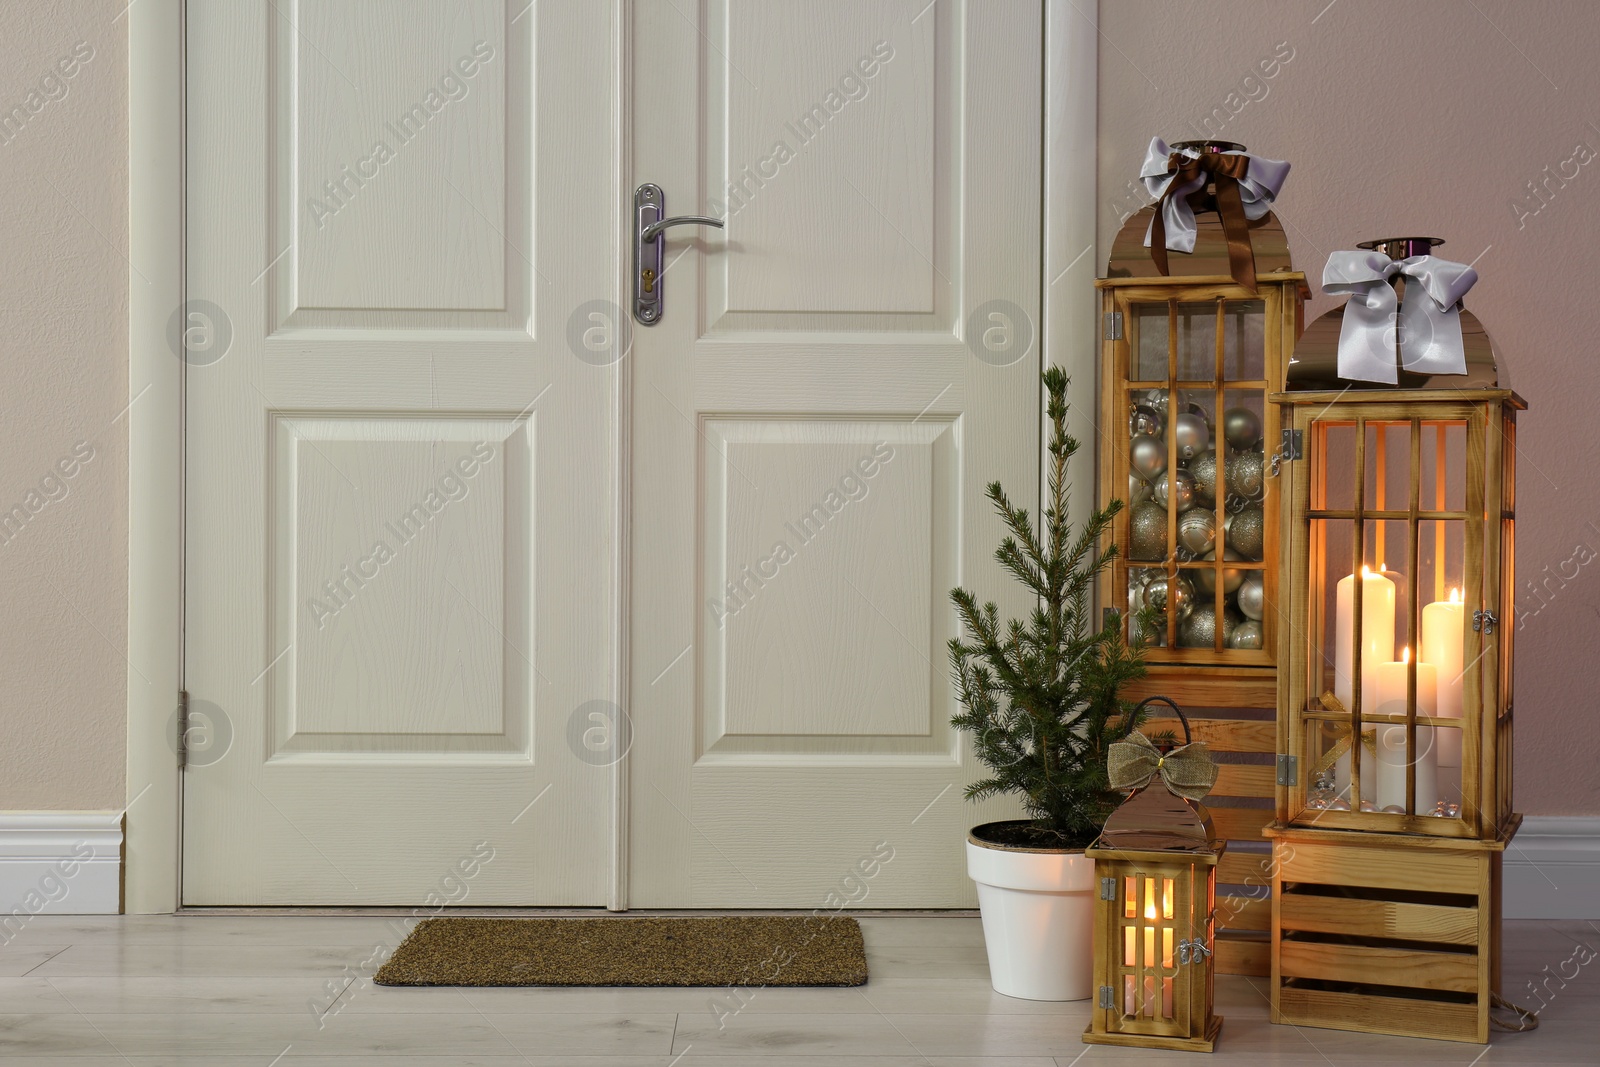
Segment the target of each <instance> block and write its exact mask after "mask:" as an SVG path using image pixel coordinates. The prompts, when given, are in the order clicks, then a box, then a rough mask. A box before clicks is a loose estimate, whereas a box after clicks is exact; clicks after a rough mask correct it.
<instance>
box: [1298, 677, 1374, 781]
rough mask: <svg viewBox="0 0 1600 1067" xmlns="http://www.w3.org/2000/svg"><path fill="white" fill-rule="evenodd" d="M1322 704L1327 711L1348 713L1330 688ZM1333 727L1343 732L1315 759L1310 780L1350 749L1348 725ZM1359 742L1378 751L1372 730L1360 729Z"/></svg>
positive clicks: (1370, 749)
mask: <svg viewBox="0 0 1600 1067" xmlns="http://www.w3.org/2000/svg"><path fill="white" fill-rule="evenodd" d="M1322 706H1323V707H1324V708H1325V709H1327V710H1328V711H1334V712H1338V713H1339V714H1340V715H1345V714H1348V712H1347V710H1346V708H1345V706H1344V701H1342V700H1340V699H1339V698H1338V697H1336V696H1334V695H1333V692H1332V691H1331V690H1330V691H1329V692H1326V693H1323V694H1322ZM1334 729H1335V730H1336V731H1337V730H1343V731H1344V733H1343V735H1342V736H1341V737H1340V738H1339V740H1337V741H1335V742H1334V743H1333V747H1332V748H1330V749H1328V751H1326V752H1324V753H1323V754H1322V758H1321V759H1319V760H1317V763H1316V766H1314V767H1312V768H1311V780H1312V781H1316V778H1317V776H1318V775H1320V774H1325V773H1327V772H1328V771H1329V770H1331V769H1332V767H1333V765H1334V764H1335V763H1338V762H1339V757H1341V756H1343V755H1344V754H1345V753H1346V752H1349V751H1350V735H1351V728H1350V725H1349V724H1348V723H1335V724H1334ZM1361 744H1362V745H1363V747H1365V748H1366V749H1367V751H1368V752H1373V753H1376V752H1377V751H1378V738H1377V735H1376V734H1375V733H1374V732H1373V731H1370V730H1363V731H1361Z"/></svg>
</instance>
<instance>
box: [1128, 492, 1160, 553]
mask: <svg viewBox="0 0 1600 1067" xmlns="http://www.w3.org/2000/svg"><path fill="white" fill-rule="evenodd" d="M1128 558H1129V559H1138V560H1157V559H1166V558H1167V509H1166V508H1164V507H1162V506H1161V505H1160V504H1157V503H1156V502H1155V501H1153V500H1146V501H1143V502H1142V503H1139V504H1135V505H1134V506H1133V509H1132V511H1130V512H1129V514H1128Z"/></svg>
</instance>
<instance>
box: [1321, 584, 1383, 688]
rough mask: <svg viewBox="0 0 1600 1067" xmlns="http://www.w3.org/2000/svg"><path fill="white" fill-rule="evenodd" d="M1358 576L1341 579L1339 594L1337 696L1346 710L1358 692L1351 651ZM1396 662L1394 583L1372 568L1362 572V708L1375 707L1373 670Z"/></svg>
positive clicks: (1335, 666)
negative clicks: (1381, 665) (1373, 705)
mask: <svg viewBox="0 0 1600 1067" xmlns="http://www.w3.org/2000/svg"><path fill="white" fill-rule="evenodd" d="M1355 598H1356V576H1355V575H1353V574H1351V575H1347V576H1345V577H1343V578H1340V579H1339V585H1338V588H1337V589H1336V591H1335V597H1334V600H1335V608H1334V627H1333V628H1334V644H1333V648H1334V652H1333V695H1334V696H1336V697H1338V698H1339V701H1340V703H1342V704H1343V705H1344V706H1345V710H1347V711H1348V710H1349V709H1350V702H1351V699H1352V694H1353V693H1354V692H1355V686H1354V679H1355V666H1354V664H1353V663H1352V657H1351V650H1352V649H1353V648H1354V647H1355V612H1356V608H1355V602H1356V601H1355ZM1393 662H1394V583H1393V582H1391V581H1390V580H1389V579H1388V578H1386V577H1384V576H1383V575H1382V574H1374V573H1373V572H1372V570H1371V569H1370V568H1367V567H1362V568H1361V705H1362V707H1363V708H1365V709H1368V710H1370V709H1371V706H1372V699H1373V695H1372V679H1373V677H1374V671H1373V669H1374V668H1375V667H1377V666H1379V665H1380V664H1385V663H1393Z"/></svg>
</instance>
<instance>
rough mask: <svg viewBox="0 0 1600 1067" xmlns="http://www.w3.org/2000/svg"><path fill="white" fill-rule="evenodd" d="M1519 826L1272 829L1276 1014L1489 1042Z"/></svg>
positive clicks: (1309, 1022) (1285, 1019)
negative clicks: (1449, 831)
mask: <svg viewBox="0 0 1600 1067" xmlns="http://www.w3.org/2000/svg"><path fill="white" fill-rule="evenodd" d="M1520 821H1521V817H1520V816H1513V817H1512V819H1511V820H1510V825H1509V826H1508V828H1507V832H1506V833H1505V834H1504V835H1503V836H1502V837H1501V838H1500V839H1499V840H1496V841H1461V840H1449V839H1444V838H1430V837H1419V836H1414V835H1405V834H1378V833H1365V832H1359V831H1348V830H1308V829H1302V828H1296V827H1284V826H1280V825H1274V826H1271V827H1268V829H1267V830H1266V834H1267V836H1268V837H1270V838H1272V851H1273V886H1272V888H1273V905H1274V907H1273V919H1274V921H1273V933H1272V1021H1273V1022H1275V1023H1288V1024H1291V1025H1294V1026H1318V1027H1326V1028H1329V1029H1334V1030H1356V1031H1361V1032H1364V1033H1371V1034H1391V1035H1396V1036H1400V1037H1428V1038H1436V1039H1442V1040H1446V1041H1473V1042H1477V1043H1479V1044H1482V1043H1485V1042H1487V1041H1488V1040H1489V1008H1490V1000H1491V996H1492V994H1494V993H1497V992H1499V988H1500V896H1501V892H1500V866H1501V857H1502V856H1503V854H1504V850H1505V846H1506V842H1508V841H1509V840H1510V839H1511V835H1512V834H1513V833H1515V832H1516V827H1517V825H1518V824H1519V823H1520Z"/></svg>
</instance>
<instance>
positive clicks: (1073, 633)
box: [950, 367, 1152, 849]
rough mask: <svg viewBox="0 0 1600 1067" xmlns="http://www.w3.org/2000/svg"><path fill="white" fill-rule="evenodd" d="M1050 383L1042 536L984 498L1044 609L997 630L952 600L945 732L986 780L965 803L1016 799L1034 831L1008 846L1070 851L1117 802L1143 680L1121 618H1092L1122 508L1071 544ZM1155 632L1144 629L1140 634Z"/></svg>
mask: <svg viewBox="0 0 1600 1067" xmlns="http://www.w3.org/2000/svg"><path fill="white" fill-rule="evenodd" d="M1043 380H1044V388H1045V412H1046V414H1047V415H1048V416H1049V419H1050V441H1049V447H1048V451H1049V456H1050V458H1049V461H1048V462H1049V466H1050V500H1049V504H1048V506H1047V507H1045V509H1044V529H1043V530H1042V531H1037V530H1035V528H1034V524H1033V521H1032V519H1031V518H1030V517H1029V515H1028V511H1027V509H1026V508H1018V507H1015V506H1013V505H1012V503H1011V500H1010V498H1009V497H1007V496H1006V493H1005V490H1004V489H1003V488H1001V486H1000V483H999V482H991V483H990V484H989V487H988V494H987V495H988V497H989V499H990V501H992V502H993V504H994V507H995V510H996V512H998V513H999V515H1000V517H1001V519H1002V520H1004V522H1005V524H1006V528H1007V530H1008V531H1009V533H1008V534H1007V535H1006V537H1005V538H1004V539H1003V540H1002V541H1001V542H1000V547H999V548H997V549H996V550H995V559H997V560H998V561H999V562H1000V564H1001V566H1003V567H1005V569H1006V570H1007V571H1009V572H1010V573H1011V574H1012V575H1013V576H1015V577H1016V579H1017V580H1018V581H1019V582H1021V583H1022V584H1023V585H1024V586H1026V587H1027V588H1028V589H1029V591H1031V592H1032V593H1033V594H1034V595H1035V596H1036V597H1037V598H1038V603H1037V605H1036V606H1035V608H1034V609H1033V613H1032V615H1031V617H1030V618H1029V619H1028V621H1026V622H1024V621H1023V620H1020V619H1012V620H1010V621H1009V622H1006V623H1002V622H1001V621H1000V616H999V611H998V609H997V608H996V606H995V605H994V603H992V602H990V603H986V604H984V605H983V606H982V607H979V606H978V601H977V597H976V596H974V595H973V594H972V593H971V592H968V591H967V590H965V589H960V588H957V589H952V590H951V591H950V599H951V600H952V601H953V602H954V603H955V606H956V611H957V613H958V614H959V615H960V618H961V623H962V627H963V630H964V634H963V636H962V637H957V638H952V639H951V641H950V664H951V668H952V671H953V674H954V679H955V683H956V687H957V693H958V695H959V698H960V701H961V706H962V709H963V710H962V711H961V712H960V713H959V714H957V715H955V716H954V717H952V718H951V720H950V721H951V724H952V725H954V726H956V727H957V728H959V729H961V730H965V731H967V732H969V733H971V734H972V738H973V744H974V747H975V749H976V753H977V756H978V758H979V759H980V760H982V761H983V763H984V764H985V765H986V766H987V767H988V769H989V776H988V777H986V778H983V779H981V780H979V781H976V782H973V783H972V784H971V785H970V786H968V787H967V790H966V796H967V799H969V800H982V799H986V798H988V797H992V796H997V795H1000V794H1003V793H1015V794H1017V795H1018V796H1019V797H1020V798H1021V799H1022V803H1023V806H1024V808H1025V809H1026V810H1027V813H1028V816H1029V818H1030V819H1031V820H1032V824H1031V826H1025V827H1024V828H1023V832H1022V833H1021V834H1019V835H1018V838H1019V839H1018V840H1015V841H1007V842H1003V843H1015V844H1031V845H1034V846H1036V847H1050V848H1066V849H1075V848H1082V847H1085V846H1087V845H1088V844H1090V843H1091V842H1092V841H1093V840H1094V838H1095V837H1096V835H1098V834H1099V832H1100V829H1101V827H1103V826H1104V825H1105V821H1106V818H1107V817H1108V816H1109V815H1110V814H1111V811H1112V809H1113V808H1115V807H1116V806H1117V805H1118V804H1119V803H1120V802H1121V800H1122V796H1121V794H1120V793H1117V792H1116V791H1114V790H1113V789H1112V788H1111V786H1110V783H1109V782H1108V781H1107V779H1106V754H1107V749H1108V747H1109V746H1110V745H1111V743H1112V742H1114V741H1116V740H1118V739H1119V738H1120V737H1121V736H1122V735H1123V734H1124V733H1126V732H1127V730H1128V728H1129V726H1130V719H1129V716H1131V715H1134V714H1135V711H1134V708H1133V705H1132V702H1130V701H1125V700H1122V699H1121V698H1120V697H1119V696H1118V694H1119V691H1120V690H1121V688H1122V687H1123V686H1124V685H1126V684H1127V683H1128V682H1130V681H1132V680H1134V679H1136V678H1139V677H1141V676H1143V674H1144V672H1145V671H1144V663H1143V659H1142V648H1141V647H1140V645H1139V644H1138V643H1135V644H1133V645H1129V644H1128V643H1127V642H1126V641H1125V640H1124V639H1123V636H1122V618H1121V613H1120V612H1117V611H1115V610H1113V611H1108V612H1107V613H1106V616H1105V619H1104V621H1103V622H1102V623H1101V625H1099V626H1096V625H1095V624H1094V620H1093V619H1092V618H1091V612H1092V608H1091V602H1092V593H1093V589H1094V583H1095V578H1096V576H1097V575H1099V573H1100V571H1101V569H1102V568H1104V567H1106V566H1108V565H1109V564H1110V563H1111V561H1112V560H1113V559H1115V558H1116V555H1117V548H1116V545H1115V544H1109V545H1106V546H1105V547H1104V548H1102V547H1101V541H1102V540H1103V539H1104V538H1105V536H1106V534H1107V532H1108V531H1109V530H1110V529H1111V523H1112V521H1113V519H1115V517H1116V515H1117V513H1118V512H1120V511H1121V510H1122V501H1120V500H1113V501H1112V502H1111V503H1110V504H1108V505H1107V506H1106V507H1105V508H1103V509H1101V510H1098V511H1096V512H1094V513H1093V514H1092V515H1090V516H1089V520H1088V522H1087V523H1086V524H1085V525H1084V527H1083V529H1082V530H1081V531H1080V532H1078V533H1077V535H1076V536H1074V535H1073V530H1072V524H1071V523H1070V522H1069V521H1068V518H1067V506H1068V500H1069V499H1070V487H1069V486H1068V484H1067V466H1068V463H1069V462H1070V461H1071V459H1072V457H1073V456H1074V455H1075V454H1076V453H1077V451H1078V442H1077V441H1076V440H1074V439H1073V438H1072V437H1070V436H1068V435H1067V432H1066V418H1067V399H1066V395H1067V382H1068V378H1067V376H1066V374H1065V372H1063V371H1062V370H1061V369H1060V368H1059V367H1051V368H1050V369H1048V370H1046V371H1045V372H1044V375H1043ZM1041 538H1042V539H1041ZM1151 623H1152V620H1150V619H1149V618H1140V619H1139V620H1137V623H1136V627H1135V632H1136V633H1140V632H1148V631H1149V630H1150V628H1151Z"/></svg>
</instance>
